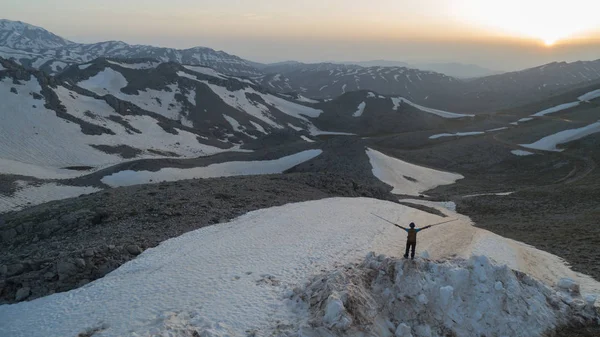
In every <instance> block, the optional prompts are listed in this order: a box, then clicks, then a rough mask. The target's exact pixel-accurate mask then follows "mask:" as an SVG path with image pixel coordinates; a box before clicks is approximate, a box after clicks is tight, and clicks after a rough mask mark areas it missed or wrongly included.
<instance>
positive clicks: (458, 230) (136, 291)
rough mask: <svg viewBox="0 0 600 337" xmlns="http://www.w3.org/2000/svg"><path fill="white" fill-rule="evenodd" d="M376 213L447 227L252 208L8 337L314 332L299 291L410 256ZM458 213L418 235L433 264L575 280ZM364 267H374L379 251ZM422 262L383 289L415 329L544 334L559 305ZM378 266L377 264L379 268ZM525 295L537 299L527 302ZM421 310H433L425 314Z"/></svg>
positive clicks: (348, 206) (409, 211)
mask: <svg viewBox="0 0 600 337" xmlns="http://www.w3.org/2000/svg"><path fill="white" fill-rule="evenodd" d="M418 201H419V200H417V201H415V202H418ZM440 210H441V211H443V212H444V213H445V214H452V212H450V211H448V210H445V209H440ZM370 212H373V213H375V214H378V215H380V216H383V217H385V218H387V219H390V220H391V221H394V222H398V223H400V224H407V223H409V222H410V221H414V222H416V223H417V225H418V226H423V225H426V224H432V223H436V222H439V221H443V220H444V218H441V217H439V216H435V215H432V214H429V213H426V212H422V211H419V210H417V209H413V208H409V207H405V206H402V205H398V204H395V203H391V202H387V201H381V200H375V199H368V198H330V199H324V200H318V201H310V202H303V203H292V204H287V205H284V206H280V207H273V208H268V209H263V210H258V211H254V212H250V213H248V214H246V215H244V216H242V217H240V218H237V219H235V220H234V221H232V222H230V223H227V224H220V225H217V226H211V227H205V228H202V229H199V230H195V231H192V232H189V233H186V234H184V235H182V236H179V237H177V238H173V239H170V240H167V241H165V242H163V243H161V244H160V245H159V246H158V247H156V248H153V249H149V250H147V251H145V252H144V253H143V254H141V255H140V256H139V257H138V258H136V259H135V260H132V261H130V262H128V263H126V264H124V265H123V266H121V267H120V268H119V269H117V270H116V271H114V272H112V273H110V274H109V275H107V276H105V277H104V278H102V279H99V280H96V281H94V282H92V283H90V284H88V285H86V286H85V287H82V288H79V289H76V290H72V291H69V292H67V293H59V294H54V295H51V296H47V297H44V298H40V299H36V300H34V301H31V302H22V303H18V304H14V305H3V306H0V318H2V319H1V320H0V322H2V323H0V335H3V336H4V335H6V336H15V337H19V336H27V337H35V336H49V337H51V336H74V335H77V334H78V333H80V332H82V331H84V330H86V329H90V328H94V327H99V326H104V327H106V330H104V331H102V332H101V333H99V334H98V335H99V336H103V337H106V336H150V335H151V336H175V335H177V334H179V335H185V333H187V334H189V335H191V334H192V333H193V332H194V331H195V332H196V333H198V334H199V335H201V336H245V335H246V331H248V330H254V331H256V335H258V336H263V335H270V334H271V333H272V332H273V330H274V329H275V327H276V326H286V325H289V326H292V327H298V326H306V323H307V319H308V318H309V314H310V312H309V311H308V309H309V308H307V306H306V305H303V304H302V303H299V302H298V301H297V299H294V295H295V294H298V290H296V288H297V287H298V286H301V285H303V284H305V282H308V281H310V280H311V277H312V276H314V275H318V274H321V273H322V270H331V269H332V268H335V267H336V266H340V265H344V264H348V263H353V262H356V261H359V260H360V259H362V258H363V257H364V256H366V255H367V253H368V252H371V251H375V252H377V254H386V255H389V256H401V255H402V254H403V251H404V242H405V237H406V233H405V232H404V231H401V230H398V229H397V228H395V227H394V226H391V225H389V224H387V223H385V222H383V221H381V220H378V219H377V218H375V217H373V216H372V215H371V214H370ZM457 216H458V217H459V221H457V222H455V223H453V224H452V225H450V224H448V225H442V226H438V227H434V228H432V229H429V230H426V231H423V232H421V233H419V245H418V246H417V249H418V250H419V251H420V252H423V251H424V250H427V251H428V252H429V255H430V256H431V257H432V259H443V258H450V257H454V256H455V255H456V256H458V257H464V258H466V259H469V258H470V256H471V254H480V253H482V252H484V253H486V254H488V255H489V254H491V258H492V259H494V260H495V261H496V262H498V263H501V264H504V263H507V264H509V267H510V266H511V265H515V263H516V264H517V265H518V266H520V267H527V268H529V269H528V270H527V271H529V272H537V274H538V275H542V276H545V275H546V273H549V274H548V275H552V276H559V275H560V277H561V278H562V277H565V276H567V277H568V276H570V275H574V273H573V272H572V271H570V269H569V268H568V267H566V266H565V265H564V263H563V262H562V260H560V259H559V258H558V257H556V256H552V255H550V254H547V253H544V252H541V251H539V250H536V249H535V248H533V247H530V246H527V245H523V244H520V243H517V242H512V241H511V240H506V239H504V238H502V237H499V236H496V235H493V234H491V233H488V232H485V231H483V230H481V229H477V228H475V227H473V226H472V225H471V223H470V221H469V220H468V218H467V217H464V216H460V215H457ZM507 245H508V246H507ZM523 260H525V261H527V262H529V263H526V264H524V263H522V261H523ZM367 261H374V259H373V255H369V258H368V259H367ZM377 261H379V262H383V261H384V259H377ZM549 262H550V263H549ZM416 263H418V264H421V263H427V265H428V266H429V267H427V268H424V267H423V268H421V267H419V266H416V267H413V266H410V267H405V266H404V265H402V264H399V265H397V268H396V275H393V276H392V277H393V280H395V281H394V282H395V284H398V285H399V284H402V289H395V288H393V286H392V285H390V286H389V287H387V286H386V287H382V288H381V289H375V291H381V292H382V293H384V294H386V296H387V298H388V299H390V302H391V299H393V298H398V297H400V298H405V301H407V302H406V304H405V305H404V306H400V307H393V308H396V309H398V311H397V312H398V314H400V315H401V317H400V318H402V320H401V321H400V322H405V323H407V325H408V326H409V327H411V328H415V329H416V328H417V327H415V325H416V324H415V323H417V322H419V321H418V320H419V318H421V319H422V320H424V323H427V325H429V327H430V329H433V328H435V327H436V326H435V325H434V324H433V322H445V323H448V324H451V323H450V322H448V321H446V320H447V319H454V320H455V321H456V323H454V324H451V325H450V326H452V327H457V326H458V328H463V329H469V328H470V327H472V328H473V329H500V328H502V326H507V327H510V326H511V324H517V323H519V322H520V321H519V320H527V321H525V322H530V321H529V320H536V319H537V318H539V319H537V323H536V324H533V323H532V324H530V327H529V328H531V329H537V328H543V327H546V326H547V327H550V326H548V324H549V323H552V322H554V321H553V316H552V315H553V314H554V312H551V311H550V306H549V305H548V304H545V303H546V302H545V301H538V300H539V299H540V298H541V297H540V296H539V293H540V292H541V293H543V294H546V293H548V292H547V290H543V288H541V287H540V286H539V285H537V284H536V283H535V282H525V283H526V284H528V287H525V286H524V285H523V284H518V283H515V282H514V278H510V277H509V276H510V275H511V274H512V273H510V272H509V271H507V269H506V268H503V267H495V266H493V265H491V264H489V263H488V262H487V259H485V258H480V257H479V258H472V259H471V260H470V261H469V262H468V263H467V262H461V261H454V262H452V261H449V262H447V263H445V264H441V265H438V264H435V263H430V262H422V261H417V262H416ZM552 263H554V264H552ZM369 264H370V263H369ZM381 266H382V265H380V266H374V267H376V268H377V269H378V270H380V268H379V267H381ZM383 270H387V269H383ZM520 270H522V271H525V270H523V269H520ZM400 273H402V274H400ZM411 273H419V274H411ZM338 274H340V273H339V272H338ZM379 274H380V275H381V277H388V276H386V274H385V273H384V274H381V272H380V273H379ZM513 276H514V275H513ZM575 276H577V275H575ZM545 279H548V277H546V278H545ZM573 279H574V280H575V281H580V280H582V278H580V279H577V278H573ZM396 280H397V281H396ZM590 280H591V279H590ZM499 282H500V283H501V284H500V283H499ZM590 282H591V283H589V284H585V283H581V284H582V289H583V291H584V292H587V291H588V290H589V289H590V286H594V287H595V288H594V289H595V290H596V292H597V291H598V290H600V287H598V283H597V282H596V281H593V280H591V281H590ZM321 284H322V282H321ZM379 284H381V283H379ZM132 285H135V286H132ZM442 287H444V290H441V288H442ZM448 287H452V289H450V288H448ZM385 288H390V289H389V291H386V289H385ZM539 289H542V290H539ZM300 291H301V289H300ZM436 292H439V293H436ZM396 294H400V295H401V296H396ZM438 294H439V295H438ZM341 295H342V296H340V297H338V299H339V301H338V302H336V303H337V305H336V303H334V304H332V305H331V308H330V310H328V311H329V313H330V317H332V319H331V322H332V323H335V322H336V317H337V315H336V312H338V313H339V312H341V310H337V311H336V307H337V308H338V309H340V308H343V305H344V300H343V298H344V296H343V294H341ZM409 296H410V297H409ZM469 296H475V297H474V298H475V299H477V300H476V301H474V300H473V298H470V297H469ZM528 297H529V298H530V299H531V300H524V299H526V298H528ZM463 299H464V300H465V302H464V303H463V302H462V301H461V300H463ZM504 299H506V300H508V301H509V303H510V304H509V308H510V310H511V313H523V315H520V314H519V315H506V314H504V312H503V311H501V310H502V308H503V306H502V305H500V304H499V303H502V302H501V300H504ZM589 299H590V300H589V302H592V300H591V299H592V298H591V297H589ZM576 301H580V300H579V299H576ZM559 302H560V301H559ZM340 303H341V304H342V306H339V304H340ZM577 303H579V302H577ZM390 304H393V305H402V304H401V303H400V304H399V303H390ZM413 304H414V305H416V307H414V308H413ZM558 304H559V305H561V307H562V308H564V306H562V304H560V303H558ZM455 306H456V307H455ZM457 306H460V308H459V307H457ZM72 308H76V310H74V309H72ZM411 308H412V310H411ZM446 309H455V311H454V312H452V310H446ZM391 311H392V310H390V312H391ZM423 312H427V313H426V314H423V315H419V317H417V314H418V313H423ZM440 315H441V316H440ZM494 320H497V321H494ZM488 322H491V323H490V324H485V323H488ZM493 322H496V323H497V324H492V323H493ZM500 323H506V324H505V325H503V324H500ZM507 324H508V325H507ZM394 328H396V327H394ZM424 329H426V328H424ZM301 331H303V330H301ZM482 331H489V330H482ZM532 331H534V330H532ZM535 331H537V330H535ZM386 335H389V334H386ZM417 335H418V334H417ZM421 335H423V334H421ZM489 335H492V334H489ZM530 335H531V334H530ZM459 336H464V335H459ZM524 336H529V335H527V334H524Z"/></svg>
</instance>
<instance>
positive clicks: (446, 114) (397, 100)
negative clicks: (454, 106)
mask: <svg viewBox="0 0 600 337" xmlns="http://www.w3.org/2000/svg"><path fill="white" fill-rule="evenodd" d="M391 100H392V103H393V104H394V107H393V109H394V110H398V107H399V106H400V103H402V102H404V103H407V104H410V105H412V106H413V107H415V108H417V109H419V110H421V111H424V112H428V113H431V114H434V115H438V116H440V117H444V118H464V117H474V116H475V115H466V114H457V113H454V112H448V111H443V110H438V109H433V108H428V107H425V106H422V105H419V104H416V103H413V102H411V101H409V100H407V99H406V98H403V97H392V98H391Z"/></svg>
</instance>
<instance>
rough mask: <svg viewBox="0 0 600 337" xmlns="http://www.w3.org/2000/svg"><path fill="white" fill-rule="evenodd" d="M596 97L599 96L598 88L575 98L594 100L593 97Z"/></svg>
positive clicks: (599, 90)
mask: <svg viewBox="0 0 600 337" xmlns="http://www.w3.org/2000/svg"><path fill="white" fill-rule="evenodd" d="M598 97H600V89H598V90H594V91H591V92H588V93H586V94H584V95H581V96H579V97H578V98H577V99H579V100H580V101H582V102H589V101H591V100H594V99H596V98H598Z"/></svg>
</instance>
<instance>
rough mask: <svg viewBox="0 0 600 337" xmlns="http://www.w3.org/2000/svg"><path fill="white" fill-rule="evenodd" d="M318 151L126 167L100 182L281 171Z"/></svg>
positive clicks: (135, 182) (113, 183) (113, 184)
mask: <svg viewBox="0 0 600 337" xmlns="http://www.w3.org/2000/svg"><path fill="white" fill-rule="evenodd" d="M322 152H323V151H322V150H306V151H302V152H299V153H296V154H293V155H290V156H286V157H282V158H279V159H275V160H262V161H231V162H225V163H218V164H212V165H208V166H206V167H195V168H190V169H178V168H172V167H166V168H162V169H160V170H159V171H156V172H151V171H131V170H127V171H120V172H117V173H113V174H111V175H108V176H105V177H104V178H102V180H101V181H102V182H103V183H104V184H106V185H108V186H111V187H120V186H131V185H139V184H149V183H158V182H162V181H177V180H184V179H198V178H216V177H230V176H241V175H259V174H274V173H282V172H283V171H285V170H287V169H290V168H292V167H294V166H296V165H298V164H301V163H303V162H305V161H308V160H311V159H313V158H315V157H317V156H318V155H320V154H321V153H322Z"/></svg>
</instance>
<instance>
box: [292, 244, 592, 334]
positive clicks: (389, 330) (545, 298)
mask: <svg viewBox="0 0 600 337" xmlns="http://www.w3.org/2000/svg"><path fill="white" fill-rule="evenodd" d="M294 299H295V300H296V301H298V303H300V304H304V305H305V306H306V307H308V308H309V310H310V312H311V323H310V324H306V323H308V322H306V323H305V324H304V325H303V327H302V330H301V331H302V334H303V335H307V336H330V335H351V336H354V335H357V334H360V333H364V332H366V334H367V335H376V336H393V335H395V336H400V337H401V336H413V335H414V336H430V337H431V336H448V335H452V336H459V337H469V336H536V337H537V336H541V335H543V334H544V333H546V332H548V330H551V329H553V328H555V327H556V326H558V325H564V324H568V323H573V320H574V317H578V316H579V317H581V316H583V317H587V319H589V320H593V318H594V317H595V316H596V315H595V314H594V310H593V305H590V303H592V302H591V301H589V302H587V303H586V301H585V300H584V299H583V298H582V297H581V296H579V295H578V294H574V295H572V294H569V293H567V292H565V291H555V290H552V289H550V288H548V287H547V286H545V285H543V284H541V283H539V282H537V281H534V280H531V279H529V278H528V277H525V278H519V277H518V276H517V275H516V274H515V273H514V272H513V271H512V270H510V269H509V268H506V266H497V265H494V264H492V263H490V261H489V260H488V259H487V258H486V257H485V256H473V257H471V258H469V259H468V260H452V261H436V262H434V261H431V260H426V259H417V260H416V261H414V262H412V261H408V260H404V259H403V260H399V259H393V258H389V257H386V256H383V255H380V256H376V255H375V254H373V253H371V254H369V255H367V257H366V259H365V260H364V261H363V262H362V263H360V264H354V265H346V266H344V267H343V268H336V269H334V270H333V271H330V272H327V273H325V274H321V275H318V276H316V277H314V278H313V279H312V280H311V282H310V283H309V284H308V285H307V286H306V287H305V288H304V290H303V291H302V292H301V293H299V294H297V295H296V296H295V297H294ZM303 299H309V303H308V302H306V301H305V300H303ZM323 330H324V331H323ZM365 330H366V331H365Z"/></svg>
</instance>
